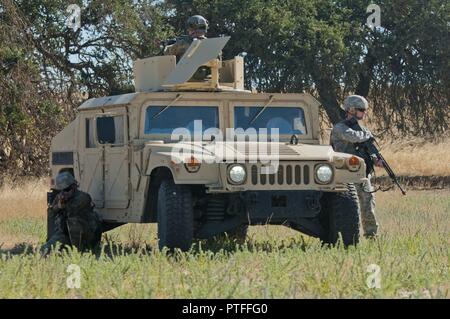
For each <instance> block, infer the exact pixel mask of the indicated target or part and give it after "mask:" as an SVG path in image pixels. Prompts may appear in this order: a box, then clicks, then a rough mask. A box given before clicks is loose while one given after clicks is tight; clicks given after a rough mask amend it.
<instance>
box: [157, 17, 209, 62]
mask: <svg viewBox="0 0 450 319" xmlns="http://www.w3.org/2000/svg"><path fill="white" fill-rule="evenodd" d="M186 24H187V31H188V35H182V36H180V37H177V38H176V39H172V40H169V41H168V43H170V45H167V46H166V47H165V48H164V55H175V56H176V57H177V61H179V60H180V59H181V57H182V56H183V54H184V52H186V50H187V49H188V48H189V46H190V45H191V43H192V41H194V39H200V40H202V39H206V33H207V32H208V20H206V19H205V18H204V17H203V16H201V15H195V16H192V17H190V18H189V19H188V20H187V23H186Z"/></svg>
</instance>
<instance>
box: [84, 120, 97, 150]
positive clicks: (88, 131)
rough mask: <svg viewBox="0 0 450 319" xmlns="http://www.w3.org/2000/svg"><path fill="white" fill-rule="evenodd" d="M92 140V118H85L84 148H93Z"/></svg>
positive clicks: (93, 142)
mask: <svg viewBox="0 0 450 319" xmlns="http://www.w3.org/2000/svg"><path fill="white" fill-rule="evenodd" d="M95 147H96V145H95V141H94V119H93V118H89V119H86V148H95Z"/></svg>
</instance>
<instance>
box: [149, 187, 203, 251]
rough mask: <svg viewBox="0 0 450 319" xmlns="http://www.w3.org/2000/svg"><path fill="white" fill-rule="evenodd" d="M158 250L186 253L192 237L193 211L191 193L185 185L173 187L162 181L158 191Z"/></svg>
mask: <svg viewBox="0 0 450 319" xmlns="http://www.w3.org/2000/svg"><path fill="white" fill-rule="evenodd" d="M157 205H158V206H157V207H158V208H157V211H158V239H159V248H160V249H163V248H164V247H167V248H169V250H174V249H176V248H179V249H181V250H182V251H187V250H189V249H190V248H191V245H192V240H193V236H194V210H193V207H192V193H191V189H190V187H189V186H187V185H175V184H174V182H173V180H163V181H162V182H161V185H160V187H159V191H158V204H157Z"/></svg>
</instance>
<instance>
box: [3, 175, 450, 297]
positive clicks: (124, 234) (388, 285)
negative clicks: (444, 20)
mask: <svg viewBox="0 0 450 319" xmlns="http://www.w3.org/2000/svg"><path fill="white" fill-rule="evenodd" d="M25 195H26V198H27V199H26V200H24V196H25ZM0 207H1V213H0V245H2V247H1V248H0V298H16V297H19V298H22V297H25V298H36V297H37V298H56V297H60V298H105V297H106V298H115V297H120V298H135V297H140V298H147V297H149V298H264V297H268V298H305V297H306V298H309V297H313V298H316V297H318V298H385V297H389V298H390V297H393V298H449V297H450V275H449V261H450V242H449V239H450V191H448V190H446V191H434V192H427V191H422V192H410V193H409V194H408V196H407V197H401V196H400V194H399V193H398V192H389V193H379V194H378V201H377V212H378V215H379V219H380V221H381V226H382V235H381V237H380V238H379V239H378V240H376V241H369V240H365V239H363V240H362V242H361V244H360V245H359V246H358V247H357V248H354V247H353V248H350V249H347V250H344V249H342V248H339V247H337V248H325V247H321V245H320V243H319V241H318V240H317V239H313V238H310V237H307V236H303V235H301V234H300V233H297V232H295V231H291V230H289V229H288V228H284V227H281V226H279V227H278V226H255V227H251V229H250V234H249V238H248V240H247V242H246V244H245V245H243V246H236V245H235V244H234V243H232V242H230V241H224V242H222V243H218V242H208V243H205V242H201V243H198V244H196V245H195V246H194V247H193V248H192V250H191V251H190V252H188V253H179V254H176V255H175V256H170V257H169V256H167V255H166V254H164V253H163V252H160V251H158V249H157V248H156V246H157V242H156V228H155V226H154V225H126V226H123V227H121V228H118V229H115V230H113V231H111V232H109V233H108V234H107V235H106V236H105V235H104V237H103V244H104V246H103V249H102V251H101V252H99V253H97V254H96V255H93V254H79V253H78V252H76V251H71V252H65V253H63V254H60V255H56V254H53V255H51V256H50V257H48V258H46V259H42V258H40V257H39V255H38V254H35V253H34V251H35V249H36V248H38V246H39V245H40V244H41V243H42V242H43V241H44V239H45V219H44V216H45V185H43V184H42V182H30V183H27V184H26V185H25V186H23V187H21V188H20V189H15V190H13V189H8V188H4V189H2V190H1V191H0ZM70 264H76V265H79V266H80V269H81V282H80V284H81V287H80V288H79V289H69V288H68V287H67V285H66V281H67V278H68V277H69V276H70V273H68V272H67V267H68V266H69V265H70ZM371 264H376V265H378V266H379V275H380V277H379V278H380V288H369V287H368V285H367V280H368V278H369V276H370V275H371V273H369V272H368V267H369V265H371Z"/></svg>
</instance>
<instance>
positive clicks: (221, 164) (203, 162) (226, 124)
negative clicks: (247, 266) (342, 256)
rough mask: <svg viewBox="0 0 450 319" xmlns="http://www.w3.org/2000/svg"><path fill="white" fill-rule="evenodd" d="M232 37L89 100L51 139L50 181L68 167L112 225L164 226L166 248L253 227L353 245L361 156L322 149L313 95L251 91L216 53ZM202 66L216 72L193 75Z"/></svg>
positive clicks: (149, 67) (143, 69) (200, 43)
mask: <svg viewBox="0 0 450 319" xmlns="http://www.w3.org/2000/svg"><path fill="white" fill-rule="evenodd" d="M228 40H229V37H220V38H210V39H205V40H194V41H193V43H192V45H191V46H190V47H189V49H188V50H187V51H186V53H185V54H184V55H183V56H182V58H181V59H180V61H178V63H177V61H176V57H175V56H157V57H151V58H146V59H141V60H137V61H135V62H134V73H135V78H134V81H135V89H136V90H135V91H136V92H135V93H129V94H123V95H118V96H108V97H101V98H92V99H89V100H87V101H85V102H84V103H83V104H82V105H81V106H80V107H79V108H78V110H77V111H78V113H77V116H76V118H75V120H74V121H73V122H71V123H70V124H69V125H68V126H67V127H66V128H65V129H64V130H63V131H61V132H60V133H59V134H57V135H56V136H55V137H54V138H53V140H52V144H51V154H50V163H51V174H52V177H53V178H54V177H55V176H56V175H57V174H58V173H59V172H61V171H70V172H71V173H72V174H73V175H74V177H75V178H76V180H77V181H78V182H79V184H80V189H81V190H83V191H85V192H88V193H89V194H90V195H91V197H92V199H93V202H94V203H95V206H96V210H97V211H98V212H99V213H100V215H101V216H102V218H103V220H104V227H105V230H109V229H112V228H114V227H117V226H120V225H123V224H126V223H157V224H158V239H159V246H160V248H162V247H168V248H169V249H175V248H179V249H181V250H188V249H189V248H190V247H191V245H192V243H193V241H194V240H195V239H205V238H212V237H214V236H215V235H220V234H225V233H226V234H228V236H229V237H230V238H235V239H236V240H242V239H243V238H245V235H246V232H247V229H248V226H249V225H256V224H275V225H284V226H287V227H291V228H293V229H296V230H298V231H300V232H302V233H305V234H307V235H311V236H315V237H318V238H320V239H321V240H322V241H323V242H324V243H331V244H334V243H336V242H337V241H338V238H339V237H340V235H339V234H341V237H342V240H343V243H344V244H345V245H351V244H356V243H357V242H358V238H359V215H358V209H359V206H358V199H357V195H356V192H355V189H354V186H353V185H352V183H358V182H359V183H360V182H362V181H364V179H365V164H364V161H363V159H361V158H359V157H356V156H352V155H349V154H344V153H337V152H334V151H333V149H332V147H331V146H329V145H320V130H319V106H320V104H319V103H318V101H317V100H315V99H314V98H313V97H312V96H311V95H309V94H304V93H299V94H281V93H280V94H278V93H277V94H272V93H270V94H269V93H255V92H251V91H248V90H245V89H244V63H243V58H242V57H241V56H236V57H235V58H234V59H231V60H226V61H225V60H223V61H222V59H221V58H220V57H219V58H218V56H220V52H221V50H222V48H223V47H224V45H225V43H226V42H227V41H228ZM200 67H202V68H204V67H207V68H208V70H210V74H208V75H207V76H206V77H205V79H204V80H202V81H198V80H193V77H192V76H193V75H194V74H195V72H196V71H197V70H198V69H199V68H200ZM232 128H234V129H236V130H235V132H234V133H236V132H238V133H239V134H237V133H236V134H234V136H232V137H231V138H225V136H227V133H229V131H230V129H232ZM252 129H253V130H252ZM264 129H266V130H268V131H270V132H265V131H264ZM277 130H278V134H276V133H277ZM274 132H275V133H274ZM190 134H192V135H193V136H190ZM266 141H267V142H266ZM264 148H266V149H268V150H269V151H264ZM50 194H51V192H50ZM49 197H51V196H49ZM52 225H53V223H52V217H51V216H49V218H48V234H49V235H50V234H51V232H52Z"/></svg>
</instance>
